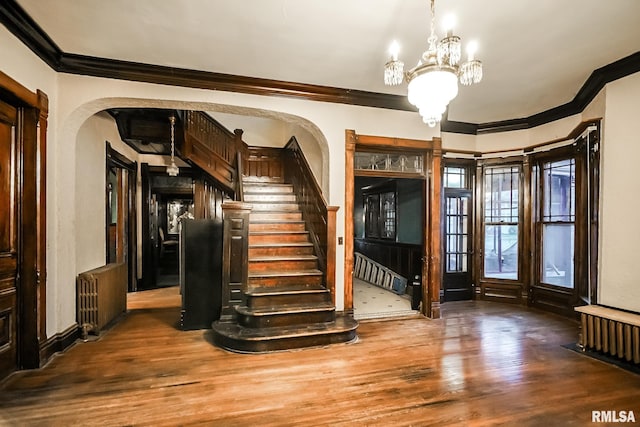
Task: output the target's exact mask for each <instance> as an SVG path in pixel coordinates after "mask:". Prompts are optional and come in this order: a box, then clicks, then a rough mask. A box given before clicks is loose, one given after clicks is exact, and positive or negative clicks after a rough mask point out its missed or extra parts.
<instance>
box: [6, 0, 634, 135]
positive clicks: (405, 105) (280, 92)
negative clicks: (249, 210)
mask: <svg viewBox="0 0 640 427" xmlns="http://www.w3.org/2000/svg"><path fill="white" fill-rule="evenodd" d="M0 22H1V23H3V24H4V25H5V26H6V27H7V29H8V30H9V31H10V32H11V33H13V35H14V36H16V37H17V38H18V39H19V40H21V41H22V43H24V44H25V46H27V47H28V48H29V49H31V51H33V52H34V53H35V54H36V55H37V56H38V57H40V58H41V59H42V60H43V61H44V62H45V63H46V64H48V65H49V66H50V67H51V68H52V69H53V70H55V71H57V72H62V73H69V74H78V75H86V76H94V77H103V78H113V79H120V80H131V81H139V82H145V83H156V84H166V85H173V86H181V87H191V88H198V89H209V90H222V91H229V92H238V93H247V94H253V95H264V96H283V97H294V98H302V99H307V100H310V101H320V102H332V103H338V104H347V105H358V106H365V107H375V108H386V109H392V110H401V111H415V108H414V107H413V106H412V105H411V104H409V102H408V101H407V98H406V97H405V96H402V95H393V94H385V93H377V92H368V91H361V90H352V89H345V88H336V87H329V86H319V85H312V84H305V83H295V82H287V81H280V80H270V79H262V78H255V77H246V76H237V75H231V74H221V73H214V72H206V71H198V70H191V69H185V68H174V67H167V66H161V65H152V64H143V63H138V62H128V61H118V60H113V59H106V58H98V57H92V56H84V55H77V54H73V53H66V52H63V51H62V50H61V49H60V48H59V47H58V46H57V45H56V43H55V42H54V41H53V40H52V39H51V37H49V35H48V34H47V33H45V32H44V30H42V28H41V27H40V26H39V25H38V24H37V23H36V22H35V21H34V20H33V19H32V18H31V17H30V16H29V15H28V14H27V13H26V12H25V11H24V9H22V7H20V5H19V4H18V3H17V2H16V0H4V1H3V2H2V3H0ZM639 71H640V51H639V52H636V53H634V54H632V55H629V56H627V57H626V58H622V59H620V60H618V61H615V62H613V63H611V64H609V65H606V66H604V67H601V68H598V69H597V70H595V71H593V73H591V76H590V77H589V78H588V79H587V81H586V82H585V83H584V84H583V85H582V87H581V88H580V90H579V91H578V93H577V94H576V96H575V97H574V98H573V100H571V101H569V102H567V103H566V104H563V105H560V106H557V107H554V108H551V109H549V110H546V111H542V112H540V113H537V114H533V115H531V116H529V117H523V118H516V119H510V120H501V121H496V122H487V123H477V124H476V123H467V122H457V121H449V120H447V119H446V118H444V119H443V120H442V123H441V127H440V128H441V131H442V132H450V133H461V134H469V135H481V134H489V133H496V132H507V131H513V130H522V129H529V128H533V127H536V126H540V125H542V124H545V123H550V122H553V121H556V120H559V119H562V118H565V117H569V116H571V115H574V114H578V113H580V112H582V111H583V110H584V108H585V107H586V106H587V105H588V104H589V103H590V102H591V101H592V100H593V99H594V98H595V97H596V95H597V94H598V92H600V90H602V88H603V87H604V85H606V84H607V83H609V82H612V81H614V80H617V79H620V78H622V77H625V76H628V75H630V74H634V73H636V72H639Z"/></svg>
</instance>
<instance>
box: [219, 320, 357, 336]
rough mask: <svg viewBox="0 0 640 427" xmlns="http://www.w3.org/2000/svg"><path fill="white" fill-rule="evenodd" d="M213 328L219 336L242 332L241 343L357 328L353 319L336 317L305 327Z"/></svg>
mask: <svg viewBox="0 0 640 427" xmlns="http://www.w3.org/2000/svg"><path fill="white" fill-rule="evenodd" d="M349 319H350V318H349ZM213 326H214V328H213V329H214V330H215V331H216V332H217V333H221V334H224V333H223V332H224V331H225V329H226V330H227V331H229V332H231V331H234V330H235V331H242V338H241V339H242V340H243V341H271V340H279V339H287V338H298V337H308V336H316V335H330V334H342V333H345V332H353V331H355V330H356V329H357V328H358V322H357V321H356V320H354V319H351V321H344V320H343V318H340V317H338V318H336V320H335V321H333V322H328V323H314V324H309V325H305V327H300V326H297V327H292V326H275V327H270V328H245V327H243V326H240V325H238V324H233V323H220V322H214V323H213ZM225 326H227V327H226V328H225ZM238 335H240V333H238ZM227 336H228V335H227ZM356 339H357V338H356Z"/></svg>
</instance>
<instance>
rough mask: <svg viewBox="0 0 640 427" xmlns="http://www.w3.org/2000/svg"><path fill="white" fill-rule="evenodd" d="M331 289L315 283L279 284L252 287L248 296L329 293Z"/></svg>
mask: <svg viewBox="0 0 640 427" xmlns="http://www.w3.org/2000/svg"><path fill="white" fill-rule="evenodd" d="M328 292H329V290H328V289H327V288H324V287H322V286H313V285H297V286H296V285H290V286H279V287H277V288H274V287H273V286H261V287H256V288H253V289H250V290H248V291H247V292H246V294H247V295H248V296H253V297H256V296H258V297H261V296H265V297H266V296H273V295H297V294H316V293H328Z"/></svg>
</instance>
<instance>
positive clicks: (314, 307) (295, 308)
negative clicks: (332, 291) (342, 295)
mask: <svg viewBox="0 0 640 427" xmlns="http://www.w3.org/2000/svg"><path fill="white" fill-rule="evenodd" d="M335 310H336V308H335V306H334V305H333V304H331V303H317V304H297V305H294V304H288V305H286V304H282V305H275V306H271V307H265V308H250V307H246V306H238V307H236V311H237V312H238V313H240V314H242V315H245V316H252V317H268V316H280V315H293V314H304V313H324V312H332V311H335Z"/></svg>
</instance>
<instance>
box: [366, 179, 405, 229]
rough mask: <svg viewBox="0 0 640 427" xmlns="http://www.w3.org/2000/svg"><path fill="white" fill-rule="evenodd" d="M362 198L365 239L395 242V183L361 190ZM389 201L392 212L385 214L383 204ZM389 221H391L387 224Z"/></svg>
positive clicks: (396, 220)
mask: <svg viewBox="0 0 640 427" xmlns="http://www.w3.org/2000/svg"><path fill="white" fill-rule="evenodd" d="M362 198H363V204H364V237H365V239H375V240H385V241H392V242H395V241H396V240H397V235H398V193H397V191H396V184H395V182H385V183H383V184H379V185H375V186H371V187H368V188H366V189H364V190H363V192H362ZM389 199H391V200H392V202H393V212H387V211H386V210H385V208H384V203H385V202H386V201H388V200H389ZM389 214H390V216H389ZM389 219H392V221H391V222H389ZM388 226H390V227H388ZM388 229H390V230H389V231H388Z"/></svg>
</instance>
